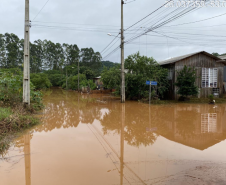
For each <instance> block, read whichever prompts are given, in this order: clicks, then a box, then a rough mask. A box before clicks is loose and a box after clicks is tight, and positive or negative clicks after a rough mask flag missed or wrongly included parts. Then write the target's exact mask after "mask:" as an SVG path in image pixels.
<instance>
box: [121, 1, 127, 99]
mask: <svg viewBox="0 0 226 185" xmlns="http://www.w3.org/2000/svg"><path fill="white" fill-rule="evenodd" d="M123 5H124V1H123V0H121V80H122V81H121V103H125V101H126V100H125V69H124V25H123Z"/></svg>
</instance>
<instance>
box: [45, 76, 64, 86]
mask: <svg viewBox="0 0 226 185" xmlns="http://www.w3.org/2000/svg"><path fill="white" fill-rule="evenodd" d="M48 78H49V80H50V82H51V84H52V86H55V87H56V86H62V85H63V82H65V76H62V75H61V74H50V75H48Z"/></svg>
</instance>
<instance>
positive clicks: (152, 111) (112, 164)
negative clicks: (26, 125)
mask: <svg viewBox="0 0 226 185" xmlns="http://www.w3.org/2000/svg"><path fill="white" fill-rule="evenodd" d="M44 104H45V106H46V107H45V110H44V111H43V114H42V115H40V117H41V119H42V124H41V125H38V126H36V127H34V128H32V129H30V130H29V131H27V132H26V133H24V134H23V136H21V137H20V138H18V139H16V140H15V141H14V143H13V144H12V147H11V148H10V149H9V150H8V151H7V152H6V154H5V155H4V156H3V157H1V158H0V185H127V184H132V185H145V184H147V185H150V184H156V185H166V184H167V185H168V184H169V185H181V184H183V185H187V184H192V185H193V184H201V185H203V184H204V185H211V184H213V185H215V184H220V185H225V184H226V104H220V105H215V106H214V105H207V104H172V105H151V106H149V105H147V104H142V103H138V102H132V101H131V102H130V101H127V102H126V104H121V103H120V101H119V100H118V99H115V98H112V97H110V96H109V95H102V96H101V95H78V94H77V93H76V92H66V91H63V90H61V89H52V90H51V91H49V92H47V93H46V95H45V96H44Z"/></svg>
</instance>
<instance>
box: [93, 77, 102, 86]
mask: <svg viewBox="0 0 226 185" xmlns="http://www.w3.org/2000/svg"><path fill="white" fill-rule="evenodd" d="M93 82H94V83H95V84H96V86H97V89H101V88H103V82H102V81H101V76H99V77H95V78H93Z"/></svg>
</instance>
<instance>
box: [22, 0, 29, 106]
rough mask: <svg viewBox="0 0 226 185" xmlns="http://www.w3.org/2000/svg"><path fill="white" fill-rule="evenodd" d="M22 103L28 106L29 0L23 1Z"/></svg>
mask: <svg viewBox="0 0 226 185" xmlns="http://www.w3.org/2000/svg"><path fill="white" fill-rule="evenodd" d="M23 103H24V104H25V105H30V20H29V0H25V29H24V76H23Z"/></svg>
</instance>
